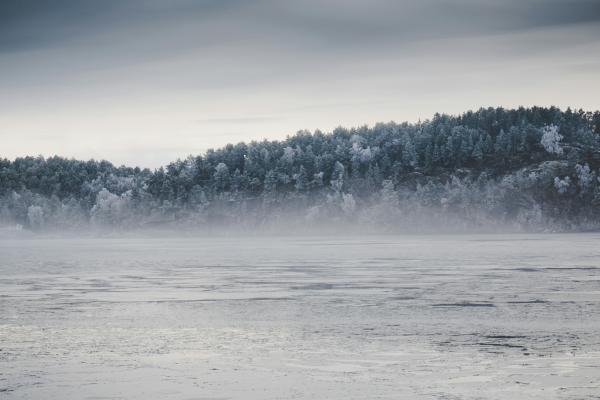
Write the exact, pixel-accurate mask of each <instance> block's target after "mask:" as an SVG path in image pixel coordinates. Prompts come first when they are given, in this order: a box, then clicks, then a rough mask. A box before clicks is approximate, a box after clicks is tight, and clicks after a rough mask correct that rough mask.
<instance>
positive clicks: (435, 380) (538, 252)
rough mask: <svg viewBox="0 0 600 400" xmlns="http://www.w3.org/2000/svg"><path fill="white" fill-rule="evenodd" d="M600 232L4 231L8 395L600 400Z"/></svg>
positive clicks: (1, 332) (1, 315)
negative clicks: (121, 235) (71, 236)
mask: <svg viewBox="0 0 600 400" xmlns="http://www.w3.org/2000/svg"><path fill="white" fill-rule="evenodd" d="M599 244H600V235H595V234H581V235H518V236H515V235H512V236H508V235H506V236H500V235H497V236H491V235H483V236H455V237H448V236H446V237H442V236H436V237H432V236H421V237H368V238H360V239H359V238H349V239H331V238H255V239H251V240H249V239H223V238H220V239H206V238H202V239H201V238H198V239H79V240H66V239H46V240H32V239H24V240H5V239H4V240H1V241H0V397H1V398H7V399H52V398H55V399H108V398H111V399H113V398H123V399H205V400H208V399H244V400H247V399H380V398H389V399H392V398H393V399H398V398H406V399H432V398H433V399H435V398H439V399H482V398H483V399H507V400H508V399H511V400H512V399H586V398H589V399H598V398H600V246H599Z"/></svg>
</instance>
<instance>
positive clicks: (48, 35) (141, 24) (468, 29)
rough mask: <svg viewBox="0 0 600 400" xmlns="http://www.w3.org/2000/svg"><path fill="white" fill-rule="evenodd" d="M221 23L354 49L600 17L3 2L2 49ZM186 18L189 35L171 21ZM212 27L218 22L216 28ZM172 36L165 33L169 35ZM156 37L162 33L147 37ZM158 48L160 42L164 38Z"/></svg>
mask: <svg viewBox="0 0 600 400" xmlns="http://www.w3.org/2000/svg"><path fill="white" fill-rule="evenodd" d="M210 22H219V23H221V24H222V25H223V26H226V27H227V31H228V34H229V35H232V36H235V37H237V38H240V39H253V38H254V39H261V40H265V41H271V42H273V41H274V42H281V44H282V45H286V46H292V47H293V46H298V45H303V44H304V42H305V41H309V42H310V43H312V44H313V45H314V44H321V45H323V46H331V45H336V46H354V45H357V44H364V43H365V42H370V41H375V40H385V41H395V42H398V41H400V42H402V41H414V40H419V39H430V38H440V37H448V36H457V35H467V36H468V35H485V34H495V33H502V32H511V31H517V30H523V29H532V28H542V27H547V26H556V25H564V24H575V23H586V22H600V1H598V0H571V1H563V0H520V1H518V0H503V1H497V0H454V1H448V0H404V1H392V0H370V1H357V0H326V1H323V0H319V1H317V0H303V1H275V0H269V1H254V2H251V1H242V0H220V1H219V0H203V1H191V0H175V1H169V2H161V1H157V0H155V1H136V0H123V1H118V0H103V1H90V0H87V1H85V0H84V1H77V0H56V1H33V0H5V1H3V2H0V51H5V52H6V51H11V50H12V51H15V50H19V49H27V48H37V47H45V46H55V45H59V44H61V43H65V42H70V41H73V40H78V39H81V38H85V37H87V36H93V35H96V34H98V33H102V32H106V31H110V30H112V31H116V32H120V33H121V35H122V37H121V39H122V40H125V41H126V40H128V36H132V35H135V34H136V32H137V33H138V34H139V35H140V36H141V37H140V38H138V40H143V39H144V36H145V35H147V33H146V31H145V30H144V29H141V28H147V30H148V31H152V30H158V31H159V32H161V36H162V37H163V40H164V43H162V45H166V44H168V45H177V43H178V42H181V41H183V42H187V43H189V44H190V45H192V44H193V43H194V42H195V41H196V39H197V38H198V36H199V34H200V33H202V34H205V35H214V38H213V40H215V41H218V40H219V39H220V38H222V37H223V36H224V35H223V33H224V32H222V31H214V32H213V31H211V30H210V29H206V27H204V26H203V25H204V24H205V23H210ZM181 23H184V24H185V23H187V24H191V25H193V26H195V29H192V30H191V31H187V37H185V36H186V35H185V34H183V33H181V32H179V34H172V33H171V34H170V33H169V32H168V28H169V26H173V25H174V26H177V25H178V24H181ZM212 26H213V27H214V26H215V25H212ZM165 35H166V37H165ZM147 39H148V40H150V41H154V40H156V36H154V35H147ZM158 45H161V43H160V42H159V43H158Z"/></svg>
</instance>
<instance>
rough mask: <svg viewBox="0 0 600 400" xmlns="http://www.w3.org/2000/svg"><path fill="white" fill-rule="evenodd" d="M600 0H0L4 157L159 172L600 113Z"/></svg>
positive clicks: (1, 151)
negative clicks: (483, 124) (420, 129)
mask: <svg viewBox="0 0 600 400" xmlns="http://www.w3.org/2000/svg"><path fill="white" fill-rule="evenodd" d="M599 93H600V0H562V1H561V0H502V1H498V0H365V1H359V0H302V1H299V0H290V1H285V0H264V1H260V0H259V1H251V0H196V1H192V0H171V1H160V0H147V1H138V0H103V1H96V0H91V1H90V0H53V1H50V0H37V1H32V0H1V1H0V157H5V158H9V159H14V158H15V157H20V156H25V155H33V156H36V155H43V156H46V157H48V156H52V155H60V156H64V157H69V158H70V157H74V158H78V159H85V160H87V159H91V158H94V159H106V160H109V161H111V162H113V163H115V164H117V165H121V164H126V165H132V166H133V165H137V166H141V167H149V168H156V167H159V166H161V165H164V164H167V163H168V162H170V161H174V160H175V159H177V158H185V157H186V156H188V155H189V154H201V153H203V152H205V151H206V150H207V149H209V148H216V147H221V146H223V145H225V144H227V143H237V142H240V141H246V142H248V141H251V140H263V139H283V138H285V137H286V136H287V135H293V134H294V133H296V132H297V131H298V130H303V129H308V130H311V131H314V130H315V129H320V130H322V131H325V132H327V131H331V130H332V129H334V128H335V127H337V126H345V127H353V126H361V125H365V124H367V125H373V124H375V123H377V122H387V121H392V120H393V121H396V122H403V121H410V122H415V121H418V120H425V119H428V118H431V117H432V116H433V114H434V113H436V112H440V113H449V114H457V113H461V112H464V111H466V110H470V109H477V108H479V107H488V106H504V107H516V106H520V105H523V106H532V105H540V106H550V105H556V106H559V107H561V108H566V107H569V106H570V107H572V108H575V109H579V108H583V109H586V110H597V109H600V96H599V95H598V94H599Z"/></svg>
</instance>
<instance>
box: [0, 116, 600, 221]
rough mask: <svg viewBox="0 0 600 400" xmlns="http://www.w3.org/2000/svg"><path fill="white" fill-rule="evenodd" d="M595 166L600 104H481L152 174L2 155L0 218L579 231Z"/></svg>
mask: <svg viewBox="0 0 600 400" xmlns="http://www.w3.org/2000/svg"><path fill="white" fill-rule="evenodd" d="M599 168H600V112H598V111H596V112H584V111H572V110H570V109H568V110H566V111H561V110H560V109H558V108H554V107H552V108H539V107H534V108H519V109H514V110H506V109H502V108H495V109H494V108H487V109H480V110H478V111H474V112H472V111H469V112H466V113H464V114H462V115H460V116H448V115H439V114H436V115H435V116H434V117H433V118H432V119H431V120H427V121H424V122H418V123H402V124H397V123H394V122H390V123H380V124H377V125H375V126H373V127H366V126H364V127H359V128H352V129H345V128H337V129H335V130H334V131H333V132H331V133H322V132H320V131H316V132H313V133H311V132H306V131H301V132H298V133H297V134H296V135H294V136H291V137H288V138H287V139H286V140H283V141H266V140H265V141H262V142H255V141H253V142H250V143H238V144H235V145H231V144H230V145H227V146H225V147H223V148H220V149H216V150H209V151H207V152H206V153H205V154H203V155H198V156H190V157H188V158H187V159H185V160H177V161H175V162H172V163H171V164H169V165H167V166H166V167H165V168H160V169H158V170H155V171H150V170H147V169H144V170H141V169H139V168H129V167H115V166H113V165H112V164H111V163H109V162H107V161H100V162H98V161H93V160H92V161H78V160H73V159H65V158H61V157H51V158H48V159H44V158H42V157H37V158H36V157H25V158H18V159H16V160H14V161H11V160H7V159H0V226H2V227H4V229H31V230H44V229H46V230H48V229H61V230H64V229H71V228H73V229H76V228H88V227H94V228H108V229H130V228H131V229H135V228H148V227H162V226H165V227H169V226H171V227H172V226H177V227H189V228H203V227H207V226H217V225H220V226H238V227H241V228H247V229H253V228H255V227H258V226H263V227H264V226H271V225H276V224H278V223H288V224H292V223H293V224H295V226H301V225H306V226H311V225H315V226H316V225H319V224H331V223H333V222H338V223H340V224H342V223H343V224H354V225H355V226H358V227H361V228H363V229H365V230H367V229H381V230H385V231H427V230H435V229H439V228H450V229H451V230H469V229H476V230H477V229H481V230H487V229H490V230H491V229H495V228H502V229H512V230H589V229H598V228H599V227H600V179H599V178H598V176H599V173H600V171H599Z"/></svg>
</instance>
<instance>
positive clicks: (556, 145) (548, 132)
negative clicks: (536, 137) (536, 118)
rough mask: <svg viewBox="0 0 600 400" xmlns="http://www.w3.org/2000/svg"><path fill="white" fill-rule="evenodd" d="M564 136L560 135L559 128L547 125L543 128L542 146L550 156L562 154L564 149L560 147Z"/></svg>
mask: <svg viewBox="0 0 600 400" xmlns="http://www.w3.org/2000/svg"><path fill="white" fill-rule="evenodd" d="M562 138H563V136H562V135H561V134H560V133H558V126H556V125H547V126H545V127H544V128H542V140H541V143H542V146H544V149H545V150H546V151H547V152H548V153H550V154H558V155H560V154H562V153H563V149H562V147H561V145H560V141H561V140H562Z"/></svg>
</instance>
